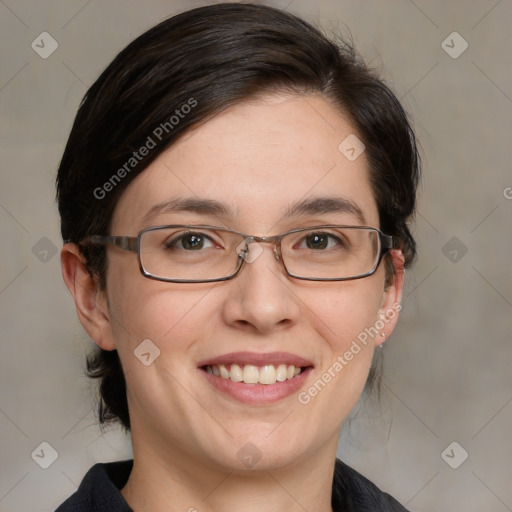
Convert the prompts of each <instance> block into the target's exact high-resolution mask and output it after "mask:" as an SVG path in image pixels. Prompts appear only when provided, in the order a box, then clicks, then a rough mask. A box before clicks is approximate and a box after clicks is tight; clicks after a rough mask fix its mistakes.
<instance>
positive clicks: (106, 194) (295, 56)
mask: <svg viewBox="0 0 512 512" xmlns="http://www.w3.org/2000/svg"><path fill="white" fill-rule="evenodd" d="M275 91H284V92H291V93H294V94H308V93H319V94H322V95H323V96H324V97H325V98H326V99H327V100H328V101H330V102H331V103H332V104H333V105H335V106H336V107H337V108H339V109H340V112H341V113H343V114H344V115H346V116H348V119H349V120H350V122H351V123H352V125H353V126H354V127H355V129H356V130H357V133H358V136H360V137H361V138H362V140H363V143H364V144H365V146H366V153H365V154H366V157H367V159H368V161H369V165H370V182H371V186H372V191H373V194H374V197H375V200H376V203H377V207H378V211H379V216H380V228H381V229H382V231H383V232H384V233H386V234H388V235H392V236H393V239H394V240H395V247H397V248H400V249H402V251H403V253H404V256H405V264H406V266H408V265H410V264H411V262H412V261H413V259H414V256H415V253H416V249H415V242H414V239H413V237H412V235H411V233H410V231H409V228H408V225H407V222H408V220H409V219H410V217H411V215H412V214H413V212H414V208H415V200H416V188H417V183H418V178H419V158H418V152H417V148H416V143H415V137H414V133H413V131H412V129H411V126H410V124H409V122H408V120H407V116H406V114H405V112H404V110H403V109H402V107H401V105H400V103H399V101H398V100H397V99H396V97H395V96H394V94H393V93H392V92H391V91H390V89H389V88H388V87H387V86H386V85H385V84H384V83H383V82H382V81H381V80H379V79H378V78H377V77H376V76H375V74H374V73H372V72H371V71H370V70H369V69H368V68H367V67H366V66H365V65H364V63H363V62H362V61H361V59H360V58H359V57H358V56H357V55H356V52H355V51H354V49H353V48H352V47H351V45H350V44H348V43H346V42H337V43H335V42H333V41H331V40H329V39H328V38H326V37H325V36H324V35H323V34H322V33H321V32H320V31H319V30H317V29H315V28H314V27H312V26H311V25H310V24H308V23H306V22H305V21H303V20H301V19H300V18H297V17H296V16H294V15H292V14H289V13H287V12H284V11H281V10H278V9H275V8H272V7H268V6H262V5H254V4H236V3H226V4H217V5H211V6H207V7H201V8H198V9H193V10H190V11H187V12H184V13H182V14H179V15H177V16H174V17H172V18H169V19H167V20H165V21H163V22H162V23H160V24H159V25H157V26H155V27H154V28H152V29H150V30H149V31H147V32H146V33H144V34H142V35H141V36H140V37H138V38H137V39H136V40H134V41H133V42H132V43H131V44H129V45H128V46H127V47H126V48H125V49H124V50H122V51H121V53H119V55H118V56H117V57H116V58H115V59H114V61H113V62H112V63H111V64H110V65H109V66H108V67H107V68H106V69H105V71H104V72H103V73H102V74H101V76H100V77H99V78H98V79H97V80H96V82H95V83H94V84H93V85H92V86H91V88H90V89H89V90H88V91H87V93H86V95H85V97H84V99H83V101H82V103H81V105H80V108H79V110H78V113H77V116H76V119H75V122H74V124H73V128H72V130H71V133H70V136H69V140H68V142H67V145H66V149H65V151H64V155H63V157H62V161H61V163H60V167H59V170H58V176H57V198H58V205H59V212H60V216H61V232H62V237H63V239H64V241H66V242H74V243H76V244H79V246H80V249H81V251H82V253H83V255H84V257H85V259H86V261H87V266H88V270H89V271H90V273H91V275H96V276H98V279H99V285H100V287H101V288H102V289H104V288H105V286H106V261H107V258H106V253H105V248H104V247H102V246H94V245H88V244H81V242H82V241H83V240H84V239H86V238H87V237H88V236H90V235H93V234H108V233H109V228H110V222H111V219H112V214H113V211H114V209H115V207H116V204H117V202H118V199H119V197H120V196H121V194H122V193H123V190H124V189H125V188H126V187H127V186H128V185H129V183H130V182H131V180H133V178H135V177H136V176H137V175H138V174H140V173H141V172H142V171H144V169H145V168H146V167H147V166H148V165H149V164H150V163H151V162H152V161H153V160H154V159H155V158H157V157H158V155H159V154H161V152H162V151H163V150H164V149H166V148H167V147H169V145H170V144H172V143H173V142H175V141H176V140H177V139H178V137H180V136H181V135H183V134H184V133H185V132H186V131H187V130H188V129H190V128H191V127H193V126H197V125H199V124H201V123H205V122H206V121H208V120H209V119H211V118H212V117H213V116H215V115H217V114H219V113H220V112H222V111H223V110H225V109H226V108H227V107H230V106H232V105H235V104H237V103H239V102H242V101H244V100H247V99H249V98H253V97H255V96H257V95H261V94H264V93H267V92H275ZM185 106H187V107H185ZM185 114H186V115H185ZM158 128H160V129H158ZM155 131H156V133H155ZM156 134H158V136H157V135H156ZM148 137H150V138H151V139H152V144H154V147H152V148H151V150H150V151H149V152H147V154H145V155H143V156H141V155H140V154H139V153H138V151H139V148H141V147H143V146H145V145H148V141H149V139H148ZM340 142H341V141H340ZM134 152H136V153H137V158H136V157H135V156H134ZM139 157H140V158H139ZM123 170H124V171H123ZM386 264H387V266H388V269H389V270H392V269H393V267H392V265H391V264H390V261H389V260H387V263H386ZM376 352H379V351H376ZM379 367H380V360H379V357H376V358H375V360H374V363H373V365H372V369H371V370H370V375H369V378H368V383H367V384H368V385H370V384H372V383H375V382H377V381H378V375H379ZM87 371H88V374H89V375H90V376H91V377H94V378H99V379H100V382H101V384H100V393H101V401H100V406H99V417H100V422H102V423H104V422H106V421H109V420H113V419H117V420H120V421H121V423H122V424H123V425H124V426H125V427H126V428H127V429H129V428H130V418H129V413H128V405H127V400H126V387H125V380H124V376H123V371H122V367H121V363H120V360H119V357H118V354H117V351H112V352H108V351H104V350H101V349H97V350H96V351H95V352H94V353H93V354H92V355H91V356H89V358H88V362H87Z"/></svg>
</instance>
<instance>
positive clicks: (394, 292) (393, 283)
mask: <svg viewBox="0 0 512 512" xmlns="http://www.w3.org/2000/svg"><path fill="white" fill-rule="evenodd" d="M390 256H391V258H392V264H393V268H394V273H393V275H391V276H390V277H389V279H387V280H386V285H385V289H384V292H383V294H382V302H381V307H380V308H379V320H380V323H381V325H382V329H381V330H380V331H381V335H380V337H379V336H378V337H376V339H375V342H376V345H379V346H380V345H382V343H384V341H385V340H387V339H388V338H389V336H390V335H391V333H392V332H393V330H394V329H395V326H396V323H397V321H398V316H399V312H400V310H401V309H402V293H403V288H404V256H403V254H402V251H401V250H398V249H394V250H392V251H390Z"/></svg>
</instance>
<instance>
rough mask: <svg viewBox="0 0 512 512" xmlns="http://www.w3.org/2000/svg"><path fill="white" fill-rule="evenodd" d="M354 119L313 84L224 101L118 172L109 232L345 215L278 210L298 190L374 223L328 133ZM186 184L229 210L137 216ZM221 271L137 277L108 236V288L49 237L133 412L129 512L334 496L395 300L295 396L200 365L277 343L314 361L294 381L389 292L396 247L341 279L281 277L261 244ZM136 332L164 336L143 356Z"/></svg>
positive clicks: (308, 506)
mask: <svg viewBox="0 0 512 512" xmlns="http://www.w3.org/2000/svg"><path fill="white" fill-rule="evenodd" d="M352 133H355V130H354V129H353V127H352V126H351V125H350V124H349V123H348V122H347V120H346V119H345V118H344V117H343V115H341V113H340V112H339V110H337V109H335V108H334V107H332V106H331V104H330V103H328V102H327V101H326V100H325V99H323V98H322V97H320V96H316V95H308V96H303V97H298V96H290V95H284V94H282V95H272V96H266V97H263V98H260V99H258V100H254V101H251V102H245V103H243V104H240V105H237V106H234V107H231V108H230V109H229V110H227V111H225V112H223V113H221V114H220V115H218V116H217V117H215V118H214V119H212V120H210V121H209V122H207V123H206V124H204V125H202V126H200V127H198V128H195V129H194V130H191V131H189V132H188V133H187V135H186V136H185V137H182V138H181V139H179V140H178V142H176V143H175V144H174V145H173V146H171V147H170V148H169V149H168V150H166V151H165V152H164V153H162V154H161V155H159V157H158V158H157V159H156V160H155V161H154V162H153V163H152V164H151V165H150V166H149V167H148V168H147V169H146V170H145V171H144V172H142V173H141V174H140V175H139V176H137V178H135V179H134V180H133V181H132V183H131V184H130V185H129V186H128V187H127V189H126V190H125V192H124V193H123V195H122V196H121V198H120V201H119V203H118V204H117V206H116V209H115V212H114V216H113V222H112V230H111V234H116V235H132V236H135V235H136V234H137V233H138V232H139V231H140V230H141V229H143V228H145V227H147V226H156V225H161V224H172V223H183V224H186V223H190V224H193V223H198V224H199V223H201V224H213V225H219V226H227V227H229V228H231V229H235V230H238V231H242V232H244V233H250V234H253V235H261V236H265V235H273V234H279V233H282V232H284V231H287V230H290V229H293V228H297V227H303V226H308V225H320V224H330V223H332V224H338V223H339V224H354V225H361V221H360V220H359V219H357V217H356V216H355V215H354V214H351V213H328V214H315V215H306V216H296V217H293V218H289V219H286V220H283V213H284V211H285V207H286V205H288V204H291V203H293V202H294V201H297V200H302V199H304V198H308V197H333V196H336V197H343V198H346V199H350V200H351V201H352V202H354V203H356V204H357V205H358V207H359V208H360V209H361V210H362V212H363V214H364V217H365V224H366V225H369V226H374V227H379V216H378V211H377V206H376V203H375V200H374V198H373V195H372V191H371V188H370V184H369V180H368V163H367V160H366V158H365V154H364V153H363V154H362V155H361V156H360V157H359V158H357V159H356V160H355V161H352V162H351V161H349V160H348V159H347V158H345V156H344V155H343V154H342V153H341V152H340V151H339V150H338V145H339V144H340V142H341V141H342V140H344V139H345V138H346V137H347V136H348V135H349V134H352ZM190 196H199V197H204V198H209V199H215V200H217V201H221V202H224V203H226V204H227V205H228V206H230V207H232V208H233V209H234V210H236V213H237V214H236V216H234V217H229V218H228V217H219V216H214V215H211V214H209V215H201V214H198V213H192V212H178V213H167V214H160V215H158V216H156V217H153V218H151V219H149V220H147V221H146V222H142V218H143V216H144V215H145V214H146V212H147V211H148V210H149V209H150V208H151V207H152V206H154V205H155V204H157V203H159V202H161V201H165V200H168V199H170V198H176V197H190ZM262 247H263V249H264V250H263V253H262V254H261V255H260V256H259V257H258V258H257V259H256V260H255V261H254V262H253V263H250V264H249V263H245V264H244V267H243V268H242V270H241V271H240V273H239V275H238V276H237V277H236V278H235V279H233V280H230V281H225V282H219V283H205V284H170V283H164V282H159V281H154V280H151V279H147V278H145V277H144V276H142V275H141V273H140V271H139V269H138V261H137V257H136V255H135V254H134V253H130V252H126V251H122V250H120V249H118V248H113V247H109V249H108V270H107V289H106V291H105V292H102V291H99V290H98V288H97V282H96V280H95V279H92V278H91V277H90V276H89V274H88V273H87V272H86V271H85V269H84V267H83V264H82V262H81V256H80V253H79V252H78V249H77V247H76V246H75V245H74V244H66V245H65V246H64V248H63V250H62V266H63V276H64V280H65V282H66V284H67V286H68V288H69V290H70V291H71V293H72V294H73V297H74V299H75V303H76V308H77V312H78V316H79V318H80V321H81V323H82V325H83V326H84V328H85V330H86V331H87V333H88V334H89V336H90V337H91V339H92V340H94V341H95V342H96V343H97V344H98V345H99V346H100V347H102V348H103V349H106V350H113V349H117V350H118V352H119V356H120V358H121V361H122V365H123V368H124V372H125V376H126V381H127V393H128V403H129V409H130V417H131V424H132V439H133V453H134V469H133V471H132V474H131V476H130V479H129V481H128V483H127V485H126V487H125V488H124V489H123V490H122V494H123V495H124V497H125V499H126V500H127V501H128V503H129V504H130V505H131V506H132V508H133V509H134V510H135V511H137V512H142V511H149V510H151V511H153V512H158V511H164V510H189V509H190V508H192V507H194V508H196V509H197V510H199V511H200V512H202V511H213V510H235V509H236V510H240V511H253V510H254V511H256V510H257V511H260V510H263V509H264V510H266V511H284V510H286V511H287V512H289V511H295V510H304V509H305V510H318V511H330V510H331V504H330V500H331V485H332V476H333V466H334V460H335V456H336V448H337V443H338V436H339V430H340V427H341V425H342V423H343V421H344V420H345V418H346V417H347V416H348V414H349V412H350V410H351V409H352V408H353V406H354V405H355V403H356V401H357V400H358V398H359V396H360V395H361V392H362V390H363V388H364V384H365V381H366V378H367V375H368V371H369V367H370V364H371V360H372V356H373V352H374V349H375V346H377V345H378V344H380V343H382V340H383V339H387V338H388V337H389V335H390V334H391V332H392V331H393V329H394V326H395V323H396V320H397V318H398V315H395V316H394V318H393V319H390V320H389V322H387V323H386V324H385V326H384V328H383V329H381V331H382V332H383V333H384V334H385V335H386V338H379V337H376V338H374V339H371V340H370V342H369V343H368V344H367V345H366V346H363V347H362V350H361V352H359V353H358V354H357V355H356V356H354V358H353V359H352V361H350V363H349V364H348V365H346V366H345V367H344V369H343V371H341V372H339V373H338V374H336V377H335V378H333V379H332V380H331V382H330V383H329V384H328V385H327V386H325V388H324V389H323V390H322V391H321V392H320V393H318V395H317V396H315V397H314V398H313V399H312V400H311V401H310V403H308V404H307V405H302V404H301V403H299V401H298V400H297V394H293V395H292V396H290V397H287V398H285V399H283V400H280V401H278V402H276V403H272V404H267V405H259V404H258V405H247V404H243V403H240V402H238V401H236V400H234V399H232V398H231V397H228V396H225V395H224V394H222V393H220V392H219V391H217V390H216V389H215V388H214V387H213V386H211V385H210V384H209V383H208V382H207V381H206V379H204V378H202V377H201V376H200V375H199V374H198V371H200V370H198V368H197V364H198V362H199V361H201V360H204V359H206V358H209V357H214V356H218V355H221V354H225V353H228V352H234V351H245V350H248V351H253V352H272V351H287V352H291V353H294V354H297V355H299V356H302V357H304V358H306V359H309V360H310V361H312V362H313V364H314V368H313V371H312V372H311V374H310V375H309V377H308V380H307V382H306V383H305V385H304V387H303V388H302V389H301V390H307V388H308V387H309V386H311V385H312V384H313V382H315V381H316V380H317V379H318V378H319V377H320V376H321V374H322V373H323V372H324V371H325V370H327V369H328V368H329V367H331V366H332V364H333V363H334V361H335V360H336V358H337V357H338V356H339V355H342V354H344V353H345V352H346V351H347V350H348V349H349V347H350V344H351V342H352V340H354V339H356V337H357V335H358V334H359V333H360V332H361V331H363V330H364V329H365V328H366V327H369V326H372V325H374V324H375V322H376V320H377V319H379V317H380V316H382V315H383V314H385V312H386V311H388V310H389V309H390V308H392V307H393V305H396V304H397V303H398V302H400V299H401V294H402V288H403V257H402V254H401V252H400V251H397V250H393V251H392V252H391V257H392V259H393V262H394V264H395V267H396V269H397V272H396V275H395V277H394V278H392V280H391V282H387V281H386V275H385V265H384V264H382V263H381V265H380V266H379V268H378V270H377V272H376V273H375V274H374V275H372V276H370V277H367V278H364V279H358V280H354V281H346V282H312V281H300V280H296V279H293V278H290V277H288V276H286V274H285V272H284V270H283V268H282V266H281V264H280V262H278V261H277V260H276V259H275V257H274V255H273V251H272V248H271V246H270V245H265V244H263V245H262ZM146 338H149V339H151V340H152V341H153V343H155V345H157V346H158V347H159V349H160V351H161V353H160V357H158V358H157V359H156V360H155V362H154V363H153V364H151V365H150V366H144V365H143V364H141V362H140V361H139V360H138V359H137V358H136V357H135V356H134V354H133V352H134V349H135V348H136V347H137V346H138V345H139V344H140V343H141V341H142V340H144V339H146ZM248 442H250V443H252V444H254V445H255V446H256V447H257V449H258V451H259V453H260V454H261V459H260V460H259V461H258V463H257V464H256V465H254V466H253V467H252V468H247V467H245V466H244V465H243V464H242V463H241V461H240V460H239V458H238V457H237V453H238V452H239V450H240V449H242V447H244V445H246V443H248Z"/></svg>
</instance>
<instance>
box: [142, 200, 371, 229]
mask: <svg viewBox="0 0 512 512" xmlns="http://www.w3.org/2000/svg"><path fill="white" fill-rule="evenodd" d="M176 212H192V213H198V214H200V215H215V216H219V217H224V218H234V217H236V213H237V210H236V209H234V208H232V207H230V206H229V205H227V204H225V203H221V202H219V201H216V200H214V199H207V198H199V197H183V198H176V199H171V200H168V201H164V202H162V203H158V204H156V205H155V206H153V207H151V208H150V209H149V210H148V212H147V213H146V214H145V215H144V217H143V219H142V220H143V222H146V221H148V220H149V219H150V218H152V217H154V216H156V215H160V214H165V213H176ZM326 213H348V214H351V215H354V216H355V217H356V218H357V220H359V221H360V222H361V224H365V223H366V220H365V216H364V214H363V211H362V210H361V208H360V207H359V206H358V205H357V204H356V203H354V202H353V201H351V200H350V199H346V198H343V197H313V198H308V199H303V200H302V201H298V202H296V203H293V204H291V205H289V206H288V207H287V208H286V210H285V213H284V215H283V217H282V219H290V218H292V217H299V216H305V215H318V214H326Z"/></svg>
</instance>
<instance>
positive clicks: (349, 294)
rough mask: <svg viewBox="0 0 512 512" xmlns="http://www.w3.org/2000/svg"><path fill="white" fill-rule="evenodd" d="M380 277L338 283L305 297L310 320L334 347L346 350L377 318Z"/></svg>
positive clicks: (380, 294) (380, 291)
mask: <svg viewBox="0 0 512 512" xmlns="http://www.w3.org/2000/svg"><path fill="white" fill-rule="evenodd" d="M374 277H375V279H373V278H374ZM378 277H379V276H371V277H370V278H366V279H361V280H356V281H345V282H341V283H336V284H333V286H328V287H325V288H324V289H323V290H322V293H321V294H318V293H316V294H315V296H316V298H315V299H313V298H310V300H307V299H305V302H306V303H307V304H308V305H309V310H310V311H311V321H312V322H314V323H315V325H316V328H317V329H318V330H319V331H320V332H321V333H322V335H323V336H322V337H323V338H324V339H325V340H326V341H327V342H328V343H329V345H330V346H331V347H332V349H336V350H337V351H339V350H344V349H345V348H346V347H347V345H348V346H350V343H351V341H352V340H353V339H357V337H358V335H359V334H360V333H362V332H365V330H366V329H369V328H370V327H372V326H373V325H374V324H375V322H376V321H377V319H378V314H379V308H380V305H381V300H382V288H383V283H382V284H381V279H378ZM315 319H316V320H315Z"/></svg>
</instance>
